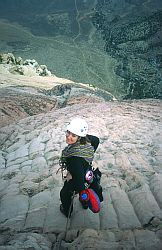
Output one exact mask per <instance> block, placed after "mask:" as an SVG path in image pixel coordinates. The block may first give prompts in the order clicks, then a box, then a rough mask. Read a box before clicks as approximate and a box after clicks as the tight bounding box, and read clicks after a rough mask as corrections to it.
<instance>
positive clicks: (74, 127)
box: [67, 118, 88, 137]
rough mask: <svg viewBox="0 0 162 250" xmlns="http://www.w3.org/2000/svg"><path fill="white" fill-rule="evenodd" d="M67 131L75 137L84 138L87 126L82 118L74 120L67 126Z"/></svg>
mask: <svg viewBox="0 0 162 250" xmlns="http://www.w3.org/2000/svg"><path fill="white" fill-rule="evenodd" d="M67 130H69V131H70V132H71V133H73V134H75V135H78V136H81V137H85V136H86V135H87V134H88V124H87V122H86V121H85V120H84V119H82V118H74V119H73V120H72V121H71V122H70V124H69V125H68V126H67Z"/></svg>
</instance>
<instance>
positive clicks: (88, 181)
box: [60, 118, 103, 217]
mask: <svg viewBox="0 0 162 250" xmlns="http://www.w3.org/2000/svg"><path fill="white" fill-rule="evenodd" d="M66 143H67V144H68V145H67V147H65V149H64V150H63V151H62V155H61V158H60V165H61V166H63V168H66V169H67V175H66V177H67V178H65V182H64V185H63V188H62V189H61V191H60V199H61V205H60V211H61V212H62V213H63V214H64V215H65V216H66V217H68V216H71V213H72V211H73V204H72V196H73V193H75V194H79V201H80V202H81V205H82V207H83V208H84V209H87V208H90V209H91V210H92V211H93V212H98V211H99V207H98V206H99V203H100V202H102V201H103V195H102V187H101V185H100V178H101V172H100V171H99V169H98V168H97V169H96V170H93V169H92V161H93V158H94V152H95V151H96V149H97V147H98V145H99V138H98V137H96V136H93V135H88V124H87V122H86V121H85V120H84V119H82V118H74V119H73V120H72V121H71V122H70V124H69V125H68V126H67V130H66ZM69 210H70V211H69Z"/></svg>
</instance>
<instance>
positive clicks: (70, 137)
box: [66, 130, 79, 145]
mask: <svg viewBox="0 0 162 250" xmlns="http://www.w3.org/2000/svg"><path fill="white" fill-rule="evenodd" d="M78 138H79V136H78V135H75V134H73V133H71V132H70V131H69V130H67V131H66V143H67V144H68V145H71V144H74V143H76V142H77V140H78Z"/></svg>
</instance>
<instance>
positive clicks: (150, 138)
mask: <svg viewBox="0 0 162 250" xmlns="http://www.w3.org/2000/svg"><path fill="white" fill-rule="evenodd" d="M161 110H162V102H161V101H158V100H148V101H142V100H141V101H136V102H135V101H134V102H133V101H132V102H131V101H130V102H117V101H116V102H107V103H105V102H102V103H95V105H94V104H93V105H92V104H90V103H87V104H82V103H81V104H76V105H72V106H67V107H65V108H62V109H58V110H53V111H50V112H47V113H46V114H39V115H35V116H32V117H28V118H25V119H22V120H20V121H18V122H17V123H15V124H13V125H12V124H11V125H9V126H6V127H3V128H1V129H0V139H1V140H0V163H1V164H0V166H1V167H0V179H1V181H0V201H1V202H0V232H1V235H0V249H2V250H4V249H5V250H11V249H18V250H20V249H59V247H60V249H78V250H79V249H92V248H93V249H96V250H97V249H114V250H117V249H141V250H143V249H150V250H152V249H158V250H160V249H162V238H161V234H162V200H161V197H162V194H161V183H162V181H161V180H162V165H161V164H162V161H161V159H162V155H161V148H162V137H161V134H162V126H161V124H162V111H161ZM76 114H77V115H80V116H83V117H84V118H85V119H86V120H87V122H88V123H89V125H90V133H92V134H96V135H97V136H99V137H100V142H101V143H100V146H99V148H98V149H97V152H96V156H95V161H94V167H99V168H100V170H101V172H102V186H103V189H104V191H103V193H104V203H103V205H102V209H101V212H100V213H99V214H93V213H92V212H91V211H90V210H83V209H82V208H81V206H80V204H79V202H78V197H77V196H76V197H75V198H74V212H73V214H72V217H71V220H70V221H69V227H68V232H67V235H66V239H65V234H64V232H65V227H66V218H65V217H64V216H63V215H62V214H60V211H59V191H60V189H61V187H62V185H63V183H62V179H61V174H56V171H57V169H58V167H59V165H58V160H59V156H60V153H61V150H62V148H63V147H64V146H65V135H64V131H65V129H66V124H67V122H68V121H69V119H71V118H72V117H73V116H75V115H76Z"/></svg>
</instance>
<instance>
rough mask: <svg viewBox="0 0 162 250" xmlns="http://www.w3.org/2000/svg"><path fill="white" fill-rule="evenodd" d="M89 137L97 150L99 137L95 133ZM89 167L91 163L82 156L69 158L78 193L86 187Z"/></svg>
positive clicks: (68, 166) (68, 165) (68, 167)
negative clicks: (86, 174) (86, 175)
mask: <svg viewBox="0 0 162 250" xmlns="http://www.w3.org/2000/svg"><path fill="white" fill-rule="evenodd" d="M87 137H88V139H89V140H90V142H91V145H92V146H93V147H94V152H95V151H96V149H97V147H98V145H99V138H98V137H96V136H93V135H88V136H87ZM88 168H90V165H89V163H88V162H87V161H86V160H85V159H84V158H82V157H78V156H72V157H69V158H67V169H68V171H69V172H70V174H71V175H72V181H73V185H74V190H75V191H76V192H78V193H79V192H80V191H82V190H84V189H85V185H84V183H85V173H86V170H87V169H88Z"/></svg>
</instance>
